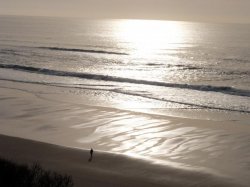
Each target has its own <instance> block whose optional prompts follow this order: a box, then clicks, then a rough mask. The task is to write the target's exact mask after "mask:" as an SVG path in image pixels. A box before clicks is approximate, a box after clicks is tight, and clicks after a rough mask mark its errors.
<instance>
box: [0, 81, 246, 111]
mask: <svg viewBox="0 0 250 187" xmlns="http://www.w3.org/2000/svg"><path fill="white" fill-rule="evenodd" d="M0 80H3V81H10V82H19V83H28V84H39V85H45V86H53V87H60V88H70V89H72V88H74V89H83V90H94V91H106V92H114V93H119V94H124V95H130V96H136V97H142V98H145V99H151V100H157V101H163V102H168V103H174V104H179V105H185V106H188V107H187V108H183V107H182V108H181V109H190V108H189V107H194V108H193V109H208V110H219V111H229V112H240V113H247V114H250V111H249V110H244V109H240V108H223V107H216V106H208V105H202V104H195V103H189V102H183V101H175V100H169V99H164V98H158V97H154V96H149V95H147V94H141V93H138V92H131V91H127V90H121V89H117V88H105V87H106V86H107V85H92V84H73V85H72V84H62V83H53V82H51V83H45V82H39V81H24V80H15V79H4V78H0ZM99 86H101V87H102V86H103V88H98V87H99ZM1 87H2V86H1ZM2 88H3V87H2ZM6 88H10V87H6ZM16 89H17V88H16ZM21 91H26V90H22V89H21Z"/></svg>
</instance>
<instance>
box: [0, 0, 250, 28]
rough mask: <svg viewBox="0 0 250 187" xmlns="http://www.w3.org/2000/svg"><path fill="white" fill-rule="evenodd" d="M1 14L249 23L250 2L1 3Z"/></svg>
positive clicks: (11, 0)
mask: <svg viewBox="0 0 250 187" xmlns="http://www.w3.org/2000/svg"><path fill="white" fill-rule="evenodd" d="M0 14H1V15H10V14H11V15H34V16H62V17H87V18H139V19H140V18H142V19H170V20H193V21H212V22H248V23H250V0H0Z"/></svg>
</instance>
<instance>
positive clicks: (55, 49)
mask: <svg viewBox="0 0 250 187" xmlns="http://www.w3.org/2000/svg"><path fill="white" fill-rule="evenodd" d="M38 48H39V49H47V50H53V51H70V52H82V53H101V54H113V55H129V54H128V53H121V52H114V51H104V50H92V49H76V48H61V47H38Z"/></svg>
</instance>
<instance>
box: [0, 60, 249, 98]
mask: <svg viewBox="0 0 250 187" xmlns="http://www.w3.org/2000/svg"><path fill="white" fill-rule="evenodd" d="M0 68H5V69H14V70H19V71H26V72H29V73H37V74H44V75H52V76H65V77H77V78H82V79H90V80H100V81H112V82H122V83H133V84H143V85H152V86H161V87H169V88H179V89H189V90H197V91H209V92H219V93H223V94H228V95H235V96H245V97H250V90H243V89H237V88H233V87H228V86H210V85H191V84H178V83H166V82H158V81H150V80H139V79H132V78H123V77H116V76H109V75H101V74H91V73H80V72H68V71H59V70H52V69H46V68H37V67H30V66H20V65H14V64H0Z"/></svg>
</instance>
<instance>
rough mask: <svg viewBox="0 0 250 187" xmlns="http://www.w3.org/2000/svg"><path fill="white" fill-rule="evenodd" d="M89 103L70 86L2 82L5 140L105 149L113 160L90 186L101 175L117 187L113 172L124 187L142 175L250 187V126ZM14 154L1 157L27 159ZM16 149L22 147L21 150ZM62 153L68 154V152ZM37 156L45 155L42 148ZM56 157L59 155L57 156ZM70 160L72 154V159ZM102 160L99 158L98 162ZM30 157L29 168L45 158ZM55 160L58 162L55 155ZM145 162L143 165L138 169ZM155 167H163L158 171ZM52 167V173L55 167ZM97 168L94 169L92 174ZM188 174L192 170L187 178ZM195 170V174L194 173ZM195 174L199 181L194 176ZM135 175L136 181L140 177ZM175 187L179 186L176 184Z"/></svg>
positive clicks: (0, 120) (0, 100)
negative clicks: (231, 183) (14, 139)
mask: <svg viewBox="0 0 250 187" xmlns="http://www.w3.org/2000/svg"><path fill="white" fill-rule="evenodd" d="M71 91H73V90H71ZM88 100H89V98H88V97H86V96H84V97H82V96H81V95H77V94H71V93H69V92H67V89H66V90H65V89H64V88H55V87H50V86H46V85H33V84H25V83H23V84H22V83H14V82H10V81H0V105H1V107H0V116H1V118H0V134H5V135H9V136H14V137H20V138H24V139H29V140H35V141H39V142H45V143H50V144H55V145H60V146H67V147H71V148H80V149H89V148H90V147H93V148H94V149H95V150H98V151H101V152H100V153H98V154H101V155H102V156H101V157H103V155H106V156H108V158H109V159H108V161H104V163H106V165H103V166H102V167H99V166H98V167H97V168H95V170H94V171H93V172H94V174H93V175H91V176H89V177H87V178H91V179H92V180H90V182H89V184H91V183H92V182H93V181H94V180H96V177H95V175H97V176H102V173H103V175H105V174H107V178H109V180H110V181H109V182H110V184H112V181H111V179H113V178H114V177H113V175H110V173H113V174H114V175H115V176H116V175H117V176H120V177H121V178H120V179H119V180H120V182H121V184H123V183H124V184H126V181H127V180H126V179H125V178H126V177H128V176H129V177H132V179H131V180H133V181H134V180H135V181H136V180H137V179H136V178H138V177H139V178H140V177H142V178H143V180H144V179H145V178H147V179H145V180H146V181H147V182H148V183H149V184H151V182H154V181H155V180H156V181H160V182H159V183H155V184H157V185H161V184H164V185H166V184H172V183H171V182H174V181H175V182H176V180H177V182H178V181H180V183H178V185H181V184H183V183H182V182H183V181H182V178H185V176H187V181H189V180H190V181H189V182H190V185H191V181H193V182H194V183H195V182H197V181H198V183H201V184H203V185H205V184H206V183H209V184H210V182H208V181H210V180H211V184H218V183H217V182H216V183H214V182H213V181H214V179H211V178H209V179H207V178H206V177H207V175H206V174H205V175H204V173H211V174H213V175H216V176H224V177H225V178H228V180H234V181H236V183H237V184H246V185H247V184H248V183H249V182H250V181H249V178H250V175H249V173H250V172H249V162H250V149H249V147H250V146H249V145H250V127H249V125H247V124H246V125H244V124H242V125H239V124H238V123H237V121H230V120H224V121H212V120H194V119H185V118H176V117H169V116H163V115H153V114H146V113H140V112H134V111H128V110H120V109H116V108H114V107H100V106H90V105H88ZM242 116H243V118H242V119H244V118H245V121H248V116H244V115H242ZM243 121H244V120H243ZM22 141H24V140H22ZM1 142H2V141H1ZM3 142H4V141H3ZM26 142H30V141H26ZM27 144H28V143H27ZM32 145H33V144H32ZM39 145H40V143H39ZM42 145H45V144H42ZM25 146H26V145H25ZM5 147H7V148H9V147H10V146H7V145H6V146H5ZM34 147H36V146H34ZM38 147H39V146H38ZM49 147H50V149H52V147H53V148H56V147H57V146H52V145H50V146H49ZM14 148H15V146H13V150H11V149H9V151H8V150H7V151H3V150H4V149H1V152H2V153H1V154H3V153H4V154H5V152H6V154H9V155H11V152H12V153H15V152H17V153H18V154H14V156H15V158H13V159H19V155H22V154H19V152H18V150H14ZM16 148H17V149H23V148H22V147H20V146H18V147H17V146H16ZM29 149H30V148H27V152H28V153H29V154H30V155H32V154H33V153H32V152H33V147H32V149H31V150H29ZM39 149H40V148H39ZM60 150H68V148H67V149H65V148H63V149H60ZM19 151H20V152H21V150H19ZM46 151H47V150H45V151H44V152H43V153H41V155H43V154H45V153H46ZM49 151H51V150H49ZM75 151H76V150H75ZM36 152H38V153H39V150H37V151H36ZM52 152H53V151H52ZM76 152H77V153H78V152H81V151H79V150H78V151H76ZM104 152H106V153H104ZM29 154H26V156H27V155H29ZM34 154H36V153H34ZM54 154H56V155H57V156H58V155H59V154H57V153H56V152H54ZM67 154H69V155H71V153H67ZM72 154H73V155H74V154H75V153H72ZM79 154H80V153H79ZM81 154H83V155H85V157H84V163H85V160H86V162H87V160H88V156H89V153H88V152H84V151H82V152H81ZM98 154H95V155H97V156H98ZM121 154H122V155H123V156H121ZM118 155H119V156H118ZM126 155H127V156H129V157H127V156H126ZM7 156H8V155H7ZM26 156H24V157H25V158H23V160H25V159H26V161H27V162H30V161H29V160H31V161H36V159H38V158H39V156H38V155H35V156H34V157H33V159H27V158H26ZM49 157H50V156H46V157H44V160H45V161H44V162H50V161H46V159H48V158H49ZM69 157H70V158H71V156H69ZM80 157H82V156H79V160H78V161H76V162H74V161H72V165H71V163H70V162H71V160H68V161H67V162H69V163H68V165H70V166H68V167H69V170H68V171H71V169H70V168H71V167H76V165H79V163H81V161H82V159H81V158H80ZM21 158H22V156H20V159H21ZM70 158H69V159H70ZM113 158H119V159H120V158H122V159H125V160H126V162H125V161H124V164H123V165H119V164H120V163H119V162H123V161H122V160H119V162H117V165H116V167H115V165H114V168H113ZM135 158H136V159H135ZM65 159H68V158H67V156H65V157H64V156H63V157H62V160H65ZM104 160H105V159H104ZM51 162H57V161H56V157H55V158H54V160H52V161H51ZM110 162H111V163H112V166H110ZM87 163H88V162H87ZM140 163H143V164H141V165H139V166H137V165H136V164H140ZM155 163H157V165H154V164H155ZM55 164H56V163H55ZM134 164H135V165H134ZM80 165H81V164H80ZM48 166H49V167H50V164H48ZM52 166H53V164H51V167H52ZM62 166H63V164H62V165H61V166H59V165H57V166H55V167H54V168H55V169H57V168H58V169H60V168H62ZM87 166H89V165H86V166H84V167H85V171H86V170H87V169H89V167H87ZM120 166H122V168H124V169H125V170H124V172H122V173H119V172H120V170H121V169H122V168H121V167H120ZM142 166H143V167H145V168H148V167H149V168H151V167H153V168H154V169H153V170H151V169H150V170H149V171H147V172H146V173H145V176H146V177H145V176H144V169H141V167H142ZM81 167H83V166H81ZM91 167H92V165H91ZM137 167H138V168H137ZM169 167H170V168H171V169H170V170H169ZM86 168H87V169H86ZM109 168H110V169H109ZM174 168H175V169H174ZM52 169H53V168H52ZM78 169H79V168H78ZM92 169H93V168H90V169H89V171H88V172H91V171H92ZM126 169H127V170H126ZM60 170H61V169H60ZM96 170H97V171H98V172H99V173H98V174H97V173H96ZM165 170H166V171H165ZM187 170H188V172H184V171H187ZM62 171H63V170H62ZM121 171H123V170H121ZM173 171H176V173H175V172H173ZM177 171H178V172H177ZM190 171H191V174H189V172H190ZM117 172H118V173H119V174H117ZM169 172H170V173H171V172H173V176H172V173H171V174H170V175H169ZM183 172H184V173H183ZM69 173H70V172H69ZM124 173H125V175H124ZM137 173H138V174H139V175H137ZM166 173H167V174H168V175H167V176H166V175H165V174H166ZM193 173H194V174H193ZM126 174H127V175H128V176H127V175H126ZM72 175H73V174H72ZM179 175H181V176H182V177H179ZM189 175H191V176H192V177H191V178H189ZM199 175H202V177H200V176H199ZM203 175H204V177H203ZM134 176H136V177H135V178H133V177H134ZM124 177H125V178H124ZM175 177H176V179H175ZM75 178H76V180H79V179H78V178H79V175H78V174H77V175H76V177H75ZM80 178H82V176H81V177H80ZM83 178H84V176H83ZM97 178H99V177H97ZM172 178H173V180H174V181H172ZM180 178H181V179H180ZM212 178H214V177H212ZM215 178H217V177H215ZM222 178H223V177H222ZM85 179H86V177H85ZM105 180H106V179H105ZM138 180H139V179H138ZM165 180H166V181H165ZM200 180H202V181H200ZM220 180H221V179H220ZM220 180H218V181H220ZM139 181H141V179H140V180H139ZM150 181H151V182H150ZM164 181H165V182H164ZM216 181H217V179H216ZM222 181H224V179H223V180H222ZM118 182H119V181H118ZM189 182H187V183H188V184H189ZM202 182H203V183H202ZM185 183H186V182H185ZM219 183H220V182H219ZM98 184H101V182H100V183H98ZM115 184H117V183H115ZM173 184H174V185H177V183H173ZM192 184H193V183H192ZM203 185H202V186H203ZM114 186H117V185H114ZM142 186H144V185H142ZM149 186H152V185H149ZM219 186H221V185H219ZM236 186H237V185H236Z"/></svg>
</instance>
